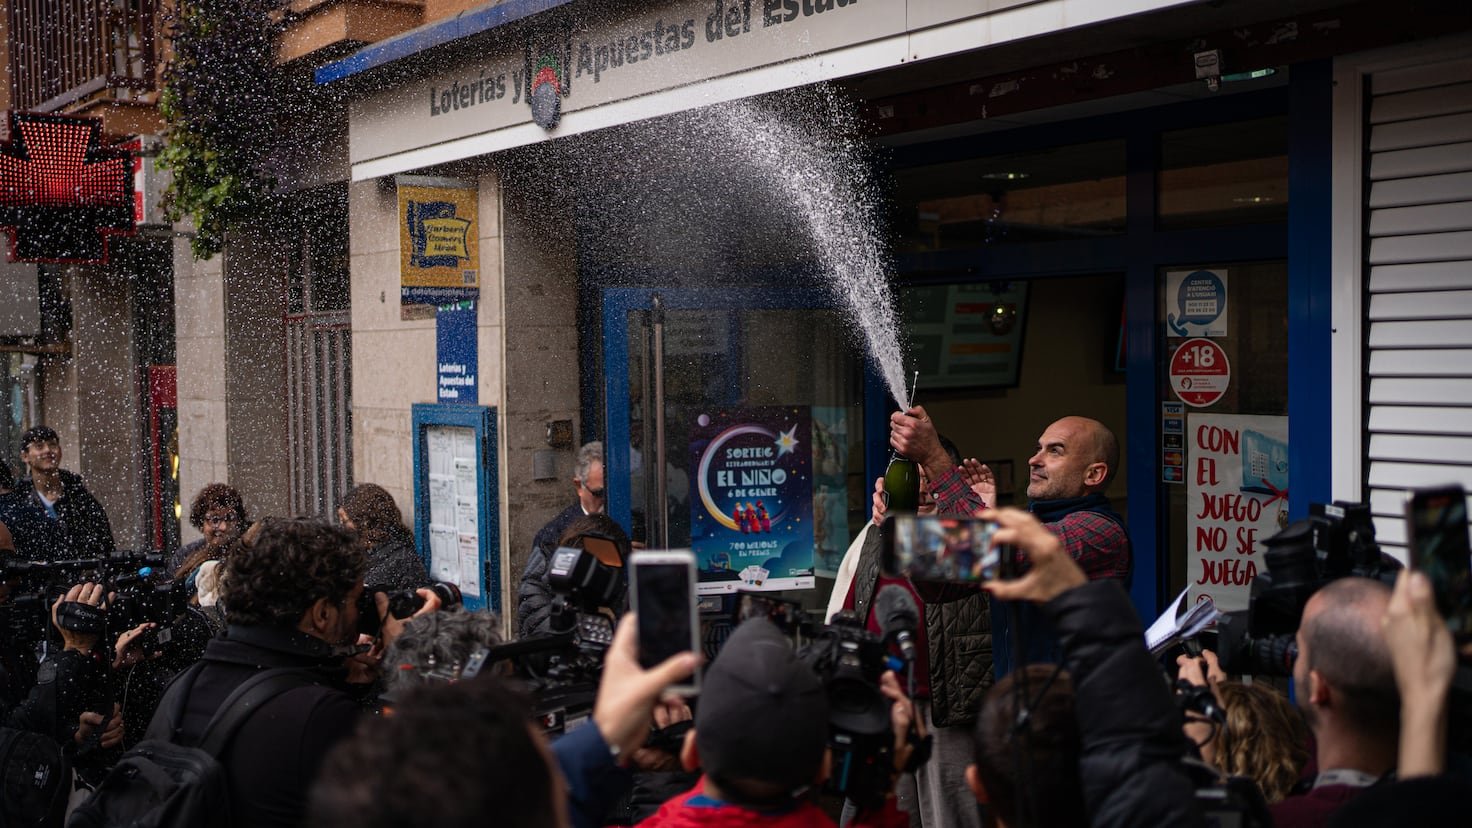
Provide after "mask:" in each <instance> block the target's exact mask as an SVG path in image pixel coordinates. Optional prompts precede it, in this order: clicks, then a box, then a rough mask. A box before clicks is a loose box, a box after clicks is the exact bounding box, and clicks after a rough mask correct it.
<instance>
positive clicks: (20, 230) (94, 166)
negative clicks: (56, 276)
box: [0, 112, 134, 264]
mask: <svg viewBox="0 0 1472 828" xmlns="http://www.w3.org/2000/svg"><path fill="white" fill-rule="evenodd" d="M101 135H102V122H101V121H99V120H97V119H95V118H74V117H70V116H65V115H45V114H37V113H30V112H13V113H11V115H10V141H9V142H8V143H6V144H0V229H3V230H6V231H8V232H9V233H10V259H11V261H25V262H82V263H93V264H102V263H105V262H106V261H107V254H108V250H107V242H108V237H109V236H113V235H128V234H131V233H133V231H134V224H133V175H132V156H131V154H130V153H128V152H127V151H125V150H121V149H116V148H113V147H105V146H102V145H101V143H99V139H100V138H101Z"/></svg>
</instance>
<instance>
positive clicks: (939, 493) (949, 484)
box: [930, 466, 991, 515]
mask: <svg viewBox="0 0 1472 828" xmlns="http://www.w3.org/2000/svg"><path fill="white" fill-rule="evenodd" d="M930 496H931V497H933V498H935V513H936V514H938V515H974V514H976V513H977V512H980V511H981V510H982V509H985V508H987V507H988V506H990V505H991V504H989V503H986V502H984V501H983V500H982V499H981V495H979V494H977V493H976V492H973V491H971V487H970V486H968V485H966V481H965V480H964V479H963V478H962V477H961V467H960V466H952V467H951V470H950V471H948V472H946V473H945V474H943V475H941V476H940V477H938V478H936V479H935V480H932V481H930Z"/></svg>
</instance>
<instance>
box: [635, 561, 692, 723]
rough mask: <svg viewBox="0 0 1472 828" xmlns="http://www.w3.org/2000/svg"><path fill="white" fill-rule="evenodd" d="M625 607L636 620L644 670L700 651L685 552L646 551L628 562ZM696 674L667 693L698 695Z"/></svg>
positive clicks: (689, 566)
mask: <svg viewBox="0 0 1472 828" xmlns="http://www.w3.org/2000/svg"><path fill="white" fill-rule="evenodd" d="M629 565H630V576H629V604H630V607H631V608H632V609H633V611H634V615H635V616H636V617H637V618H638V622H639V663H640V665H641V666H642V667H644V668H645V669H649V668H651V667H654V666H656V665H658V664H660V663H661V662H663V661H664V660H665V659H667V658H669V657H670V656H673V655H678V654H680V653H683V652H695V651H698V649H699V645H700V617H699V608H698V606H697V604H696V600H695V586H696V578H697V575H696V571H695V555H694V553H692V552H691V551H690V550H688V549H666V550H648V551H639V552H635V553H634V554H633V555H632V556H631V557H630V558H629ZM699 684H700V682H699V673H698V671H697V673H696V674H694V675H692V676H691V677H690V679H689V681H688V682H687V683H684V684H679V685H675V686H672V687H670V688H668V692H671V693H676V694H681V695H693V694H695V693H697V692H699Z"/></svg>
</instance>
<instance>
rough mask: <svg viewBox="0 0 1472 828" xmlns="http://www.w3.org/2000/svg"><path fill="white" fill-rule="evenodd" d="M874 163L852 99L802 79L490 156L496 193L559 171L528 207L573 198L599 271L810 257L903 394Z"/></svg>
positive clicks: (723, 267) (715, 284)
mask: <svg viewBox="0 0 1472 828" xmlns="http://www.w3.org/2000/svg"><path fill="white" fill-rule="evenodd" d="M876 166H877V165H876V163H875V150H874V147H873V145H872V144H871V143H870V141H869V140H868V138H867V136H866V133H865V129H864V124H863V123H862V122H861V119H860V117H859V116H858V109H857V106H856V104H855V103H854V102H853V101H852V100H850V99H848V98H846V97H845V96H844V95H843V94H842V93H840V92H838V91H836V90H834V89H831V88H829V87H826V86H815V87H807V88H803V89H799V90H792V91H788V92H782V93H778V94H773V95H767V96H763V97H760V98H749V99H743V100H739V101H735V102H730V103H719V104H714V105H711V106H707V107H703V108H700V109H695V110H691V111H687V112H682V113H678V114H673V115H669V116H665V117H661V118H656V119H652V120H649V121H644V122H639V123H634V124H629V125H626V126H623V127H618V128H614V129H607V130H601V131H599V132H595V133H591V134H588V135H581V136H577V137H575V138H571V139H568V140H558V141H550V142H545V143H541V144H538V145H535V146H533V147H528V148H525V149H523V150H522V151H519V152H512V153H509V154H508V155H507V156H506V158H505V159H503V166H502V169H503V171H504V172H505V173H506V174H507V175H508V177H509V178H510V179H512V180H517V183H516V184H513V185H511V186H508V188H507V190H508V192H511V191H517V190H526V189H531V188H535V187H537V186H545V182H547V181H548V180H549V179H556V180H559V181H560V185H559V186H560V189H558V188H554V191H553V192H548V193H546V196H547V197H549V198H550V199H551V200H552V202H553V203H548V204H545V205H542V206H540V207H536V206H534V207H533V209H532V212H534V213H540V214H544V215H552V214H555V213H556V212H557V211H558V210H559V209H563V208H564V205H566V204H568V203H571V204H574V205H576V206H575V207H574V210H575V212H576V214H577V223H578V232H579V245H580V247H581V248H582V252H583V255H584V258H585V260H590V261H593V262H595V263H597V264H598V265H600V266H602V267H604V269H605V270H607V271H610V272H611V271H616V270H618V268H619V267H622V268H623V269H624V272H625V273H627V272H636V271H639V270H641V269H646V270H649V271H658V272H659V273H660V274H661V276H660V279H661V281H660V282H659V284H669V285H677V286H679V287H681V288H690V289H699V288H704V287H709V288H721V287H738V288H740V287H747V285H745V284H743V283H742V282H741V281H740V280H741V279H742V278H744V276H743V275H742V274H743V273H745V272H750V271H761V270H764V269H765V270H780V271H781V272H784V273H797V272H803V273H807V272H812V271H814V270H816V271H817V272H816V281H817V282H818V283H819V284H820V285H821V287H822V289H823V290H824V291H825V292H826V293H827V294H828V295H829V296H831V297H832V300H833V303H834V305H835V306H836V307H838V308H840V309H841V310H843V311H844V315H845V317H846V318H847V320H848V321H849V323H850V324H851V326H852V327H853V329H854V331H855V334H856V339H858V340H860V341H861V342H862V345H863V347H864V348H865V349H866V350H867V352H868V354H869V356H870V358H871V359H872V360H873V361H874V363H875V364H876V365H877V366H878V367H879V370H880V372H881V374H882V376H883V378H884V380H885V383H886V384H887V385H888V388H889V392H890V394H891V395H892V396H893V397H894V398H895V400H896V401H897V402H900V403H901V404H903V401H904V400H905V399H906V398H907V389H906V382H905V377H904V368H903V345H902V341H901V339H900V336H899V326H898V323H897V319H896V313H895V299H894V292H893V289H892V287H891V285H890V279H889V274H890V272H891V262H890V258H889V238H888V231H887V226H888V222H887V213H886V209H885V201H884V189H883V188H882V187H880V186H879V183H878V182H877V181H876V180H875V174H874V170H875V169H876ZM552 169H555V170H556V172H549V170H552ZM794 266H795V267H794ZM650 286H652V285H650Z"/></svg>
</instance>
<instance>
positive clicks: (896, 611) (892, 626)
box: [874, 584, 920, 664]
mask: <svg viewBox="0 0 1472 828" xmlns="http://www.w3.org/2000/svg"><path fill="white" fill-rule="evenodd" d="M874 614H875V616H877V617H878V619H879V628H880V629H881V630H883V631H884V637H885V638H886V639H892V640H893V641H894V643H895V644H897V645H899V648H900V655H902V656H903V657H904V659H905V661H907V662H910V663H912V664H913V663H914V661H915V631H916V630H918V629H919V628H920V607H919V605H917V604H916V603H915V598H914V596H912V595H910V593H909V591H908V590H906V589H905V588H904V587H902V586H899V585H898V584H889V585H888V586H885V587H884V588H883V589H881V590H879V595H878V597H877V598H875V599H874Z"/></svg>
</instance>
